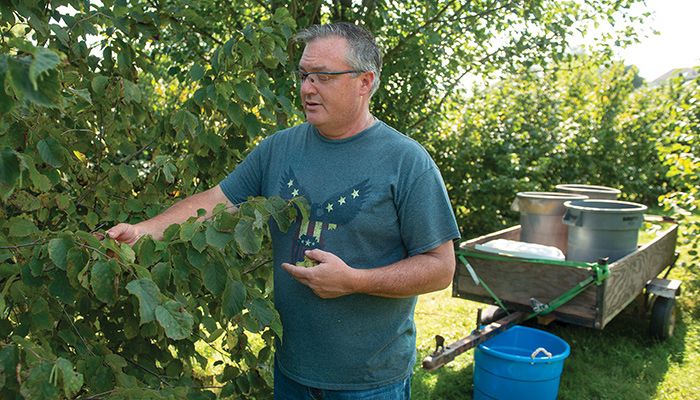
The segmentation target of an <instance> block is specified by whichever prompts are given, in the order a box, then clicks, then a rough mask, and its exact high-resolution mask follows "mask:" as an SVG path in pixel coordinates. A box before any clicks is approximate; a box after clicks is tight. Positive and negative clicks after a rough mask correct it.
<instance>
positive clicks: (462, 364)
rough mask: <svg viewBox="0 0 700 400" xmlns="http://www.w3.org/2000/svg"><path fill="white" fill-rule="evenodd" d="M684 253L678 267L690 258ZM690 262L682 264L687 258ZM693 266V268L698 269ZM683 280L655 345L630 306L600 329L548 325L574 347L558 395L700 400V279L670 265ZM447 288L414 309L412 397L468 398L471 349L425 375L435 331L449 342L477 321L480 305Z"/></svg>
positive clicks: (432, 399) (644, 323) (643, 321)
mask: <svg viewBox="0 0 700 400" xmlns="http://www.w3.org/2000/svg"><path fill="white" fill-rule="evenodd" d="M687 259H688V258H687V256H686V255H683V254H682V255H681V260H680V261H679V264H683V263H684V260H687ZM686 262H687V261H686ZM696 270H697V269H696ZM671 277H672V278H676V279H681V280H683V287H682V296H681V297H680V298H679V306H678V309H677V310H678V320H677V325H676V332H675V335H674V337H672V338H671V339H670V340H668V341H666V342H663V343H657V342H654V341H652V340H651V338H650V337H649V336H648V333H647V332H648V316H645V315H639V314H638V313H635V312H634V310H633V307H629V308H628V309H627V310H625V311H623V312H622V313H621V314H619V315H618V316H617V317H616V318H615V319H614V320H613V321H612V322H610V323H609V324H608V325H607V326H606V327H605V329H604V330H594V329H588V328H582V327H577V326H573V325H564V324H559V323H553V324H551V325H549V326H548V327H540V328H541V329H546V330H548V331H550V332H552V333H554V334H556V335H558V336H559V337H561V338H563V339H564V340H566V341H567V342H568V343H569V345H571V355H570V356H569V358H568V359H567V360H566V362H565V365H564V372H563V373H562V379H561V386H560V391H559V398H560V399H582V400H584V399H585V400H589V399H629V400H646V399H682V400H691V399H700V324H699V323H698V322H700V302H699V301H698V300H699V297H700V296H699V295H698V294H699V293H700V276H698V275H697V273H696V274H692V273H691V272H690V271H689V270H688V269H687V268H682V267H677V268H674V270H673V271H672V274H671ZM451 293H452V291H451V288H448V289H446V290H443V291H440V292H436V293H431V294H428V295H424V296H421V297H420V298H419V301H418V306H417V308H416V325H417V327H418V338H417V347H418V363H417V365H416V368H415V374H414V378H413V385H412V389H413V399H415V400H458V399H459V400H463V399H471V398H472V388H471V385H472V371H473V357H474V356H473V354H474V352H473V350H470V351H468V352H466V353H464V354H462V355H460V356H459V357H457V359H456V360H454V361H453V362H451V363H450V364H448V365H447V366H445V367H443V368H441V369H439V370H437V371H435V372H425V371H423V370H422V369H421V367H420V362H421V360H422V359H423V357H425V356H426V355H427V354H429V353H431V352H432V351H433V350H434V347H435V341H434V335H435V334H440V335H442V336H443V337H445V339H446V342H447V343H451V342H453V341H456V340H458V339H461V338H462V337H464V336H466V335H467V334H468V333H469V332H471V330H473V329H474V327H475V324H476V321H475V319H476V310H477V308H479V307H484V305H483V304H480V303H475V302H471V301H467V300H463V299H458V298H452V297H451Z"/></svg>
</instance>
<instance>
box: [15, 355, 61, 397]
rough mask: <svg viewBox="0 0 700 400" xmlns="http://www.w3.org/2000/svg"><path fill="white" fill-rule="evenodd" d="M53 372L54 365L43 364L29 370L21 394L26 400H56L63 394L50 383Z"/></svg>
mask: <svg viewBox="0 0 700 400" xmlns="http://www.w3.org/2000/svg"><path fill="white" fill-rule="evenodd" d="M52 371H53V364H51V363H48V362H42V363H41V364H38V365H35V366H33V367H32V368H31V369H29V377H27V379H26V380H24V381H23V382H22V386H21V387H20V393H21V394H22V396H24V398H26V399H32V400H56V399H58V398H59V397H60V396H61V392H60V391H59V390H58V388H57V387H56V386H54V385H53V384H51V383H49V382H50V380H51V375H52Z"/></svg>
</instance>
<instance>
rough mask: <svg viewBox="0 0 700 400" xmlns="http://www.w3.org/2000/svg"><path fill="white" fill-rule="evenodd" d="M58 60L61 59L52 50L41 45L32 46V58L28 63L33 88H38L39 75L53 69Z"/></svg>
mask: <svg viewBox="0 0 700 400" xmlns="http://www.w3.org/2000/svg"><path fill="white" fill-rule="evenodd" d="M60 62H61V59H60V58H59V57H58V54H56V53H54V52H53V51H51V50H49V49H46V48H43V47H36V48H34V58H33V59H32V63H31V64H30V65H29V80H30V81H31V82H32V85H33V86H34V90H39V87H38V86H39V83H38V82H37V79H38V78H39V76H40V75H41V74H43V73H45V72H47V71H49V70H51V69H54V68H55V67H56V65H58V63H60Z"/></svg>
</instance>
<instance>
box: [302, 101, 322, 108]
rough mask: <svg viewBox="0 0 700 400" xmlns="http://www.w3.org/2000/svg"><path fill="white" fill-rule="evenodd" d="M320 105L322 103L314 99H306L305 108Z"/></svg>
mask: <svg viewBox="0 0 700 400" xmlns="http://www.w3.org/2000/svg"><path fill="white" fill-rule="evenodd" d="M320 105H321V103H316V102H314V101H305V102H304V108H313V107H317V106H320Z"/></svg>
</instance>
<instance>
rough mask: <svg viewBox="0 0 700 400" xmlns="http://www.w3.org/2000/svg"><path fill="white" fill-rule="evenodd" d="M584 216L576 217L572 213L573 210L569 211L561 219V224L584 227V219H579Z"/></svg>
mask: <svg viewBox="0 0 700 400" xmlns="http://www.w3.org/2000/svg"><path fill="white" fill-rule="evenodd" d="M581 216H582V215H576V214H575V213H572V212H571V210H569V209H567V210H566V213H564V216H563V217H562V219H561V222H562V223H563V224H564V225H569V226H582V225H583V218H579V217H581Z"/></svg>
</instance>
